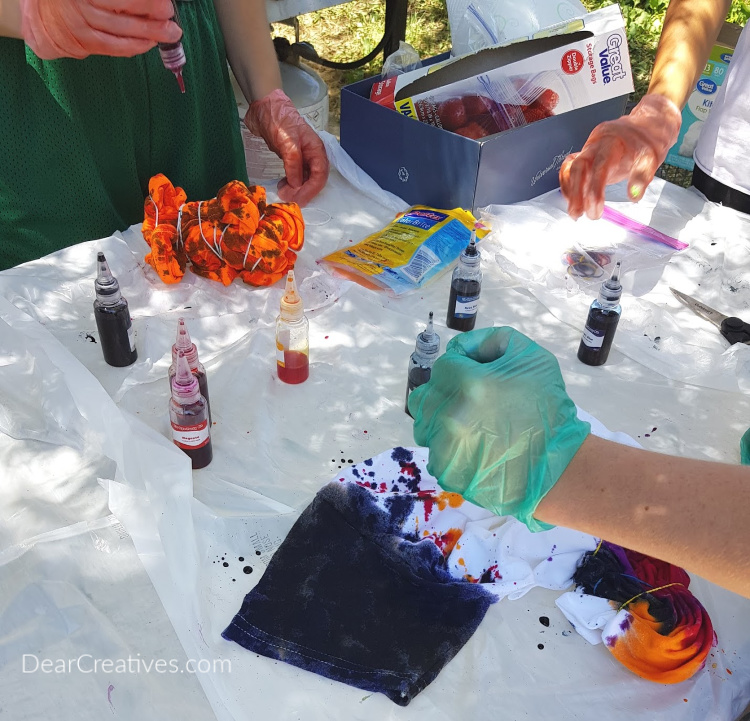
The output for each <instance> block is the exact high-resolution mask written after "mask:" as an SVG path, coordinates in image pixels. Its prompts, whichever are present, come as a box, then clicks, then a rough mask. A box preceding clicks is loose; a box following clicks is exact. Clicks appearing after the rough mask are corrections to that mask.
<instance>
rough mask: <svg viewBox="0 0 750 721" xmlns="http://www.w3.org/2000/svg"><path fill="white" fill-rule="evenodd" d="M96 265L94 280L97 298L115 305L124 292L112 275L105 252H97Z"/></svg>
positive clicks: (104, 302) (107, 303) (105, 303)
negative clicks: (121, 291)
mask: <svg viewBox="0 0 750 721" xmlns="http://www.w3.org/2000/svg"><path fill="white" fill-rule="evenodd" d="M96 266H97V268H96V280H95V281H94V290H95V291H96V299H97V300H98V301H99V302H100V303H103V304H104V305H114V304H115V303H117V302H119V300H120V298H122V294H121V293H120V284H119V283H118V282H117V279H116V278H115V277H114V276H113V275H112V271H111V270H110V269H109V263H107V259H106V258H105V257H104V253H97V254H96Z"/></svg>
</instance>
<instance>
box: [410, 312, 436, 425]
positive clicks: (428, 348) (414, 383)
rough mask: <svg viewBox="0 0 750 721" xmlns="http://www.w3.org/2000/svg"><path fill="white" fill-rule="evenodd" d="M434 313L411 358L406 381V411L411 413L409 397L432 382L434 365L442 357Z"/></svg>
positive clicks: (431, 314) (419, 336)
mask: <svg viewBox="0 0 750 721" xmlns="http://www.w3.org/2000/svg"><path fill="white" fill-rule="evenodd" d="M432 318H433V313H432V311H430V316H429V318H428V320H427V327H426V328H425V329H424V330H423V331H422V332H421V333H420V334H419V335H418V336H417V342H416V344H415V347H414V352H413V353H412V354H411V357H410V358H409V370H408V373H407V380H406V404H405V406H404V410H405V411H406V412H407V413H408V414H409V415H411V413H409V395H410V394H411V392H412V391H413V390H414V389H415V388H418V387H419V386H421V385H422V384H424V383H427V381H428V380H430V376H431V375H432V364H433V363H434V362H435V361H436V360H437V357H438V356H439V355H440V336H439V335H438V334H437V333H436V332H435V328H434V326H433V323H432Z"/></svg>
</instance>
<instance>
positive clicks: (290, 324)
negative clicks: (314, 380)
mask: <svg viewBox="0 0 750 721" xmlns="http://www.w3.org/2000/svg"><path fill="white" fill-rule="evenodd" d="M276 373H277V374H278V376H279V380H280V381H284V383H303V382H304V381H306V380H307V378H308V376H309V375H310V324H309V323H308V320H307V317H306V316H305V308H304V304H303V303H302V298H300V296H299V293H298V292H297V284H296V283H295V282H294V271H293V270H290V271H289V273H288V274H287V277H286V288H285V289H284V295H283V296H282V297H281V307H280V312H279V315H278V317H277V318H276Z"/></svg>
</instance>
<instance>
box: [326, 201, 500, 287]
mask: <svg viewBox="0 0 750 721" xmlns="http://www.w3.org/2000/svg"><path fill="white" fill-rule="evenodd" d="M474 229H476V231H477V235H476V237H477V241H479V240H480V239H481V238H483V237H484V236H485V235H486V234H487V233H488V232H489V227H488V226H485V225H482V224H481V223H479V222H478V221H477V220H476V219H475V218H474V216H473V215H472V214H471V213H469V212H468V211H466V210H462V209H461V208H454V209H453V210H437V209H435V208H430V207H428V206H426V205H414V206H412V207H411V208H409V210H407V211H406V212H405V213H399V215H397V216H396V218H395V219H394V220H393V221H392V222H390V223H389V224H388V225H386V226H385V228H383V229H382V230H379V231H378V232H377V233H373V234H372V235H369V236H367V237H366V238H365V239H364V240H362V241H360V242H359V243H357V244H356V245H351V246H349V247H346V248H340V249H339V250H337V251H335V252H333V253H330V254H329V255H326V256H325V257H323V258H320V259H319V260H318V263H320V264H321V265H323V266H324V267H326V268H328V269H330V270H331V272H333V273H334V274H336V275H340V276H343V277H345V278H348V279H349V280H353V281H355V282H356V283H359V284H360V285H363V286H365V287H366V288H371V289H373V290H384V291H387V292H389V293H391V294H393V295H403V294H404V293H408V292H409V291H412V290H417V289H418V288H421V287H422V286H424V285H425V284H426V283H428V282H429V281H431V280H433V279H434V278H436V277H437V276H438V275H439V274H440V273H441V272H443V271H444V270H446V269H447V268H449V267H450V266H451V264H452V263H453V262H454V261H455V260H456V259H457V258H458V256H459V255H460V253H461V251H462V250H463V249H464V248H465V247H466V246H467V245H468V244H469V241H470V239H471V232H472V230H474Z"/></svg>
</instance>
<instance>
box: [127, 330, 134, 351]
mask: <svg viewBox="0 0 750 721" xmlns="http://www.w3.org/2000/svg"><path fill="white" fill-rule="evenodd" d="M128 343H130V352H131V353H132V352H133V351H134V350H135V330H134V329H133V324H132V323H131V324H130V325H129V326H128Z"/></svg>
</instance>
